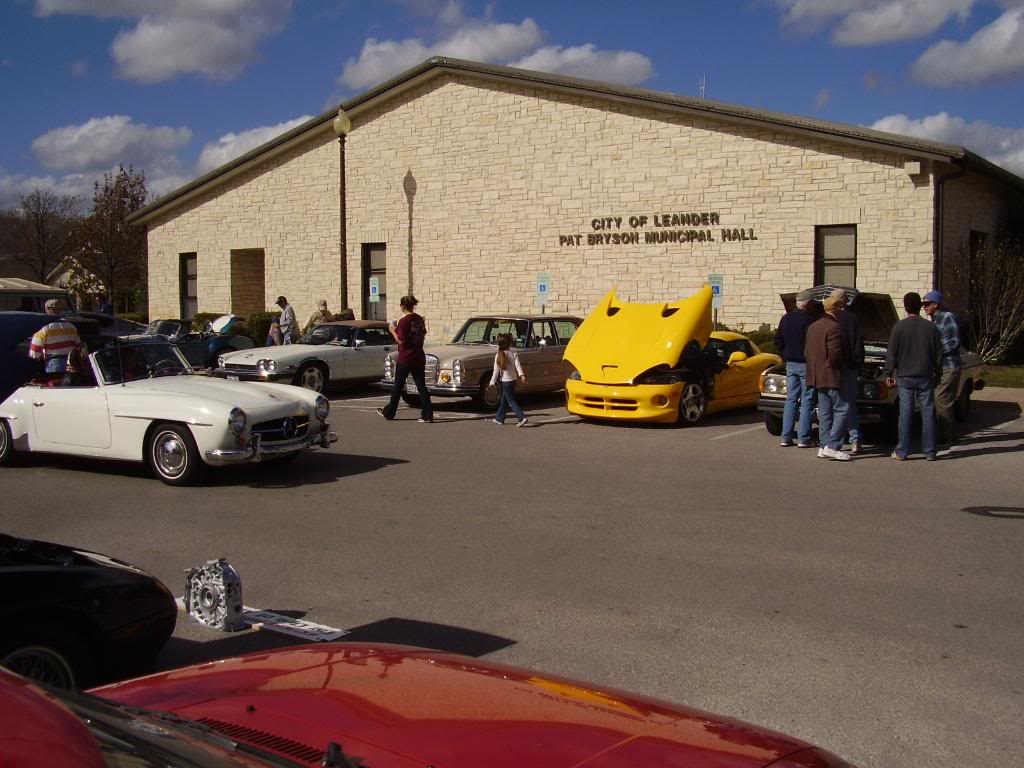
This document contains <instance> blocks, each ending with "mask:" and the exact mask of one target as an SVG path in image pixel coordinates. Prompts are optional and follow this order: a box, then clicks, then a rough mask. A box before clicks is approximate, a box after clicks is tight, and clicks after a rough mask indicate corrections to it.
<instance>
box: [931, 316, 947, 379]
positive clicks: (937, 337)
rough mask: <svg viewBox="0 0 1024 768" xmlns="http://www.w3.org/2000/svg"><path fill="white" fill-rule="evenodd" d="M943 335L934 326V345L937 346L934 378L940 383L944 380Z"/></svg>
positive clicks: (933, 361) (933, 325) (934, 360)
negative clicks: (940, 380)
mask: <svg viewBox="0 0 1024 768" xmlns="http://www.w3.org/2000/svg"><path fill="white" fill-rule="evenodd" d="M943 338H944V337H943V334H942V333H941V332H940V331H939V329H938V328H936V327H935V324H934V323H933V324H932V343H933V344H934V345H935V357H934V359H933V360H932V363H933V364H934V370H933V371H932V378H933V379H935V381H938V380H939V379H941V378H942V357H943V354H944V352H945V350H944V348H943V345H942V342H943Z"/></svg>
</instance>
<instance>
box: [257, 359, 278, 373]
mask: <svg viewBox="0 0 1024 768" xmlns="http://www.w3.org/2000/svg"><path fill="white" fill-rule="evenodd" d="M256 365H257V366H258V367H259V369H260V370H261V371H263V372H264V373H273V372H274V371H276V370H277V360H268V359H267V358H263V359H262V360H257V361H256Z"/></svg>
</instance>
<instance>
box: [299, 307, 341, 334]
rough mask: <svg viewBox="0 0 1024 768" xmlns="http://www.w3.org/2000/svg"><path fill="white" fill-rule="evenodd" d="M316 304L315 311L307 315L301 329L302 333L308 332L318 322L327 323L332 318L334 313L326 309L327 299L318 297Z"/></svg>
mask: <svg viewBox="0 0 1024 768" xmlns="http://www.w3.org/2000/svg"><path fill="white" fill-rule="evenodd" d="M316 306H317V309H316V311H315V312H314V313H313V314H312V315H310V316H309V320H308V321H307V322H306V327H305V328H303V329H302V332H303V333H309V332H310V331H312V330H313V329H314V328H316V326H318V325H320V323H329V322H331V321H332V320H334V315H332V314H331V313H330V312H328V311H327V299H320V301H318V302H317V305H316Z"/></svg>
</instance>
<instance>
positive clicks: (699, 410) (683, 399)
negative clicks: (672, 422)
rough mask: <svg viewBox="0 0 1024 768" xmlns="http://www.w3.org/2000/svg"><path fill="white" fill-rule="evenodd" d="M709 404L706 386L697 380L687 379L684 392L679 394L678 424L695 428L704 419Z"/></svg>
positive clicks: (684, 383)
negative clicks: (705, 390)
mask: <svg viewBox="0 0 1024 768" xmlns="http://www.w3.org/2000/svg"><path fill="white" fill-rule="evenodd" d="M707 404H708V399H707V396H706V394H705V392H704V384H703V383H701V382H700V381H698V380H697V379H687V380H686V381H684V382H683V391H682V392H680V393H679V418H678V419H677V421H676V423H677V424H682V425H683V426H693V425H694V424H696V423H697V422H698V421H700V420H701V419H702V418H704V411H705V409H706V408H707Z"/></svg>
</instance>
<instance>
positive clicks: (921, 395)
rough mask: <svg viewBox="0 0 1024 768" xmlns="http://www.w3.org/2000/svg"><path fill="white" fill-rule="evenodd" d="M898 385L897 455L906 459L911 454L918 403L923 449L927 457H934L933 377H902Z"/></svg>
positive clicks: (897, 381) (898, 380)
mask: <svg viewBox="0 0 1024 768" xmlns="http://www.w3.org/2000/svg"><path fill="white" fill-rule="evenodd" d="M896 384H897V385H898V386H899V388H900V441H899V443H897V444H896V453H897V454H898V455H900V456H903V457H904V458H906V456H907V454H908V453H910V427H911V424H912V422H913V418H914V402H915V401H916V402H917V403H918V404H919V406H920V408H921V448H922V450H923V451H924V455H925V456H934V455H935V394H934V391H933V390H932V379H931V376H901V377H900V378H898V379H897V380H896Z"/></svg>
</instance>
